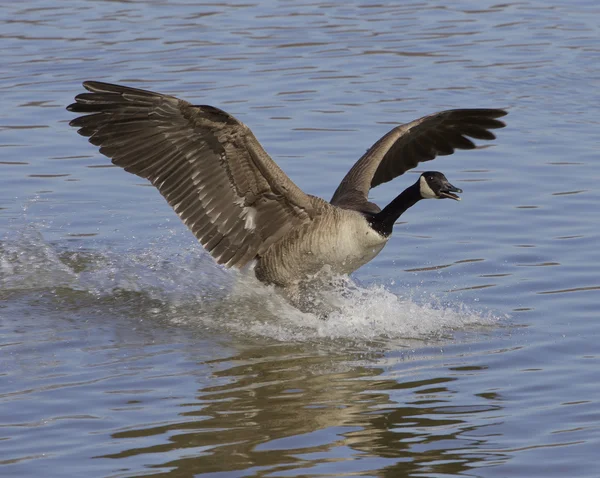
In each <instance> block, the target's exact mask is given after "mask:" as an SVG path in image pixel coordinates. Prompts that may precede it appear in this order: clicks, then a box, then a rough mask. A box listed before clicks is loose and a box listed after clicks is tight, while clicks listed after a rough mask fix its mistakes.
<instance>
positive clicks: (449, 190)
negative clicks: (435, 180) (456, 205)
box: [440, 183, 463, 201]
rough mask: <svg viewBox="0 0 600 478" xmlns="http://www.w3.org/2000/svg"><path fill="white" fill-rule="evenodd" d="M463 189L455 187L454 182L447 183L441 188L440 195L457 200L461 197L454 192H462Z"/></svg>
mask: <svg viewBox="0 0 600 478" xmlns="http://www.w3.org/2000/svg"><path fill="white" fill-rule="evenodd" d="M462 192H463V191H462V189H459V188H455V187H454V186H452V184H450V183H448V184H446V185H445V186H444V187H443V188H442V189H440V197H442V198H450V199H454V200H455V201H460V198H459V197H458V196H457V195H456V194H454V193H462Z"/></svg>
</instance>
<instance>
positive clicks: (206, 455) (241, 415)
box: [102, 344, 501, 477]
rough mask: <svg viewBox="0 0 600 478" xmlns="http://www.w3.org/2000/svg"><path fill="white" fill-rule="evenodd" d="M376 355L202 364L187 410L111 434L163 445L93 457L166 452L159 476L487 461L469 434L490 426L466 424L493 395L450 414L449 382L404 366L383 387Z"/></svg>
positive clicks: (395, 472) (390, 472)
mask: <svg viewBox="0 0 600 478" xmlns="http://www.w3.org/2000/svg"><path fill="white" fill-rule="evenodd" d="M383 357H384V356H383V354H380V353H371V354H369V355H368V356H365V355H364V354H359V353H353V352H349V353H339V351H338V352H337V353H336V352H333V351H332V353H331V354H329V353H324V352H323V349H322V348H320V349H319V350H316V349H313V350H311V347H309V346H306V345H289V344H286V345H274V346H268V347H264V348H260V349H257V348H255V347H252V348H250V349H249V350H247V351H243V352H240V353H239V354H238V355H236V356H234V357H228V358H226V359H222V360H215V361H211V362H206V365H209V366H210V367H211V368H212V369H213V370H215V371H214V372H213V376H212V377H211V378H210V381H211V383H212V385H210V386H205V387H202V388H200V389H199V390H198V395H197V401H196V402H195V403H185V404H182V405H181V410H180V416H181V418H182V419H181V421H179V422H177V423H170V424H166V425H160V426H155V427H150V428H147V427H140V428H139V429H128V430H127V431H121V432H118V433H114V434H113V438H114V439H116V440H117V439H118V440H122V439H128V438H129V439H131V438H140V437H149V436H154V437H155V439H154V442H156V437H157V436H161V435H162V436H164V442H163V443H162V444H153V445H151V446H148V447H145V448H144V447H138V448H130V449H124V450H123V451H121V452H119V453H115V454H111V455H104V456H103V457H102V458H112V459H115V460H118V459H120V458H125V457H131V456H134V455H149V454H164V455H165V456H169V457H171V458H172V459H170V460H169V461H165V462H164V463H162V464H161V465H153V468H163V469H164V476H191V475H192V474H195V473H222V472H233V471H241V470H246V472H248V473H251V472H254V473H257V475H256V476H258V475H260V474H261V473H262V472H260V473H259V471H258V470H263V471H264V470H268V471H269V473H273V472H283V471H290V470H293V471H294V473H295V474H298V473H300V474H303V473H308V474H315V473H316V474H318V473H324V474H326V473H336V474H337V473H339V472H340V470H345V471H346V472H352V473H357V472H364V471H368V470H370V471H375V470H379V471H378V472H377V474H378V475H380V476H390V477H392V476H394V477H396V476H412V475H413V474H414V475H419V476H422V473H425V472H426V473H440V474H444V473H447V474H453V475H454V474H460V473H463V472H467V471H468V470H471V469H472V467H474V466H481V465H482V464H484V462H485V461H486V460H489V459H490V456H489V455H486V454H484V453H482V452H481V451H480V449H481V447H482V446H483V445H484V444H485V441H486V438H485V433H484V432H483V431H481V430H478V429H480V428H484V427H486V426H488V425H491V423H488V422H486V421H485V420H474V418H473V415H476V414H479V415H480V418H483V417H485V416H486V413H489V412H490V411H496V410H497V409H498V408H499V405H498V403H499V401H498V400H497V397H495V396H494V395H493V394H491V395H490V394H489V393H488V394H485V393H484V394H477V395H476V396H475V395H474V396H473V397H472V400H473V404H471V405H468V406H464V405H463V404H462V402H461V406H455V405H454V404H453V397H454V396H455V395H456V393H457V388H458V385H459V382H458V378H457V376H456V375H457V374H456V373H452V372H449V373H448V375H449V376H448V377H428V378H422V374H421V373H419V372H420V371H419V369H418V367H415V366H414V365H413V363H411V362H407V363H406V365H407V370H403V372H405V373H404V375H405V379H396V378H394V379H392V378H388V377H386V374H385V370H384V369H383V368H382V367H380V366H377V362H378V361H380V360H381V359H382V358H383ZM402 365H404V364H402ZM471 369H472V370H471V372H470V373H475V372H483V369H481V368H479V367H472V368H471ZM452 375H454V376H452ZM214 383H217V384H216V385H214ZM463 401H464V399H463ZM474 422H479V423H480V425H473V423H474ZM467 436H468V438H467ZM127 441H128V440H125V441H124V443H127ZM478 450H479V451H478ZM356 457H360V458H361V459H360V460H355V458H356ZM156 458H157V457H156V456H154V457H153V459H152V461H154V460H155V459H156ZM367 458H371V459H367ZM493 458H494V459H495V460H498V459H501V457H500V456H499V455H494V456H493ZM142 460H143V458H142ZM351 461H352V462H351ZM365 467H366V468H365ZM153 476H161V474H156V475H154V474H153Z"/></svg>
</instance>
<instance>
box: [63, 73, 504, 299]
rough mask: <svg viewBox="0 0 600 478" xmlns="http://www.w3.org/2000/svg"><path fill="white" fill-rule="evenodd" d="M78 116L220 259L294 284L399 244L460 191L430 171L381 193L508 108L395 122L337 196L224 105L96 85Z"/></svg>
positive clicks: (81, 99)
mask: <svg viewBox="0 0 600 478" xmlns="http://www.w3.org/2000/svg"><path fill="white" fill-rule="evenodd" d="M83 86H84V87H85V89H86V90H88V92H87V93H82V94H79V95H78V96H77V97H76V98H75V103H73V104H71V105H69V106H68V109H69V110H70V111H73V112H76V113H82V114H83V115H82V116H79V117H77V118H75V119H74V120H72V121H71V123H70V124H71V125H72V126H75V127H78V128H79V130H78V132H79V133H80V134H81V135H83V136H87V137H89V141H90V142H91V143H92V144H94V145H96V146H99V147H100V152H101V153H102V154H104V155H106V156H108V157H109V158H111V159H112V162H113V163H114V164H116V165H118V166H121V167H122V168H124V169H125V170H126V171H128V172H130V173H133V174H135V175H137V176H139V177H142V178H145V179H148V180H149V181H150V182H151V183H152V184H153V185H154V186H156V188H157V189H158V190H159V192H160V193H161V194H162V195H163V196H164V197H165V199H166V200H167V202H168V203H169V204H170V205H171V206H172V207H173V209H174V210H175V212H176V213H177V214H178V216H179V217H180V218H181V219H182V220H183V222H184V223H185V224H186V225H187V226H188V228H189V229H190V230H191V231H192V232H193V234H194V235H195V236H196V238H197V239H198V240H199V242H200V243H201V244H202V245H203V246H204V248H205V249H206V250H207V251H208V252H209V253H210V254H211V255H212V256H213V257H214V258H215V260H216V261H217V262H218V263H219V264H223V265H225V266H226V267H236V268H243V267H244V266H246V265H247V264H249V263H251V262H253V261H255V262H256V267H255V274H256V277H257V278H258V279H259V280H261V281H263V282H265V283H270V284H275V285H277V286H279V287H282V288H293V287H295V286H297V284H298V283H299V282H302V281H305V280H307V279H309V278H310V277H311V276H312V275H314V274H316V273H317V272H319V271H320V270H321V269H322V268H323V267H324V266H328V267H329V268H330V269H331V271H332V272H333V273H337V274H349V273H351V272H353V271H355V270H356V269H358V268H359V267H361V266H362V265H364V264H366V263H367V262H369V261H370V260H371V259H373V258H374V257H375V256H376V255H377V254H378V253H379V252H380V251H381V250H382V249H383V247H384V246H385V244H386V243H387V241H388V239H389V237H390V235H391V233H392V230H393V225H394V223H395V221H396V220H397V219H398V217H400V215H401V214H402V213H404V212H405V211H406V210H407V209H408V208H410V207H412V206H413V205H414V204H416V203H417V202H418V201H419V200H421V199H428V198H437V199H442V198H451V199H456V200H458V199H459V198H458V196H456V194H454V193H456V192H462V191H460V190H459V189H458V188H455V187H454V186H452V185H451V184H450V183H449V182H448V180H447V179H446V177H445V176H444V175H443V174H441V173H439V172H435V171H430V172H425V173H422V174H421V176H420V177H419V179H418V180H417V182H416V183H414V184H413V185H411V186H409V187H408V188H407V189H405V190H404V191H403V192H402V193H401V194H400V195H398V197H396V198H395V199H394V200H393V201H392V202H391V203H390V204H388V205H387V206H386V207H385V208H383V210H382V209H380V208H379V207H378V206H377V205H376V204H374V203H372V202H370V201H369V200H368V193H369V190H370V189H371V188H373V187H375V186H378V185H379V184H382V183H385V182H387V181H390V180H392V179H394V178H395V177H397V176H400V175H402V174H403V173H404V172H406V171H408V170H409V169H412V168H414V167H416V166H417V165H418V164H419V163H421V162H424V161H429V160H432V159H434V158H435V157H436V156H439V155H448V154H452V153H453V152H454V150H455V149H473V148H475V145H474V143H473V142H472V141H471V140H470V139H469V137H471V138H476V139H483V140H491V139H494V138H495V136H494V135H493V134H492V133H491V132H490V131H489V130H490V129H494V128H501V127H503V126H504V123H502V122H501V121H499V120H498V119H497V118H499V117H502V116H504V115H505V114H506V112H505V111H503V110H499V109H457V110H447V111H442V112H439V113H435V114H432V115H429V116H425V117H423V118H420V119H418V120H415V121H412V122H410V123H407V124H403V125H399V126H397V127H395V128H393V129H392V130H391V131H390V132H388V133H387V134H386V135H385V136H383V137H382V138H381V139H380V140H379V141H377V142H376V143H375V144H374V145H373V146H372V147H371V148H370V149H369V150H368V151H367V152H366V153H365V154H364V155H363V156H362V157H361V158H360V159H359V160H358V161H357V162H356V164H354V166H353V167H352V168H351V169H350V171H349V172H348V174H347V175H346V176H345V177H344V179H343V180H342V182H341V183H340V185H339V187H338V188H337V190H336V191H335V193H334V195H333V197H332V199H331V201H330V202H327V201H325V200H323V199H321V198H318V197H315V196H311V195H308V194H306V193H304V192H303V191H302V190H301V189H300V188H298V186H296V185H295V184H294V183H293V182H292V181H291V180H290V179H289V178H288V177H287V176H286V175H285V173H284V172H283V171H282V170H281V169H280V168H279V167H278V166H277V164H276V163H275V162H274V161H273V160H272V159H271V158H270V157H269V156H268V154H267V153H266V152H265V151H264V149H263V148H262V146H261V145H260V143H259V142H258V141H257V139H256V138H255V137H254V135H253V134H252V132H251V131H250V129H249V128H248V127H247V126H246V125H244V124H243V123H242V122H240V121H238V120H237V119H235V118H234V117H233V116H231V115H229V114H228V113H226V112H224V111H222V110H220V109H218V108H215V107H212V106H204V105H200V106H195V105H192V104H190V103H188V102H186V101H183V100H179V99H177V98H175V97H173V96H168V95H163V94H160V93H154V92H151V91H145V90H140V89H136V88H129V87H125V86H119V85H113V84H108V83H101V82H96V81H87V82H84V84H83Z"/></svg>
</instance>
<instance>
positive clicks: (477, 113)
mask: <svg viewBox="0 0 600 478" xmlns="http://www.w3.org/2000/svg"><path fill="white" fill-rule="evenodd" d="M506 114H507V113H506V111H504V110H499V109H459V110H447V111H441V112H439V113H434V114H432V115H429V116H424V117H423V118H420V119H418V120H415V121H413V122H411V123H407V124H403V125H400V126H397V127H396V128H394V129H393V130H391V131H390V132H389V133H388V134H386V135H385V136H384V137H383V138H381V139H380V140H379V141H377V142H376V143H375V144H374V145H373V146H372V147H371V148H370V149H369V150H368V151H367V152H366V153H365V154H364V156H363V157H362V158H360V159H359V160H358V161H357V162H356V164H355V165H354V166H353V167H352V169H351V170H350V171H349V172H348V174H346V176H345V177H344V179H343V180H342V182H341V183H340V185H339V186H338V188H337V190H336V191H335V194H334V195H333V198H332V199H331V203H332V204H334V205H336V206H340V207H346V208H353V209H362V208H364V207H365V206H366V205H370V203H368V200H367V195H368V193H369V189H371V188H374V187H375V186H378V185H380V184H382V183H386V182H388V181H391V180H392V179H394V178H395V177H397V176H400V175H401V174H404V173H405V172H406V171H408V170H409V169H412V168H414V167H415V166H417V165H418V164H419V163H421V162H423V161H430V160H432V159H434V158H435V157H436V156H443V155H448V154H452V153H454V150H455V149H474V148H475V144H474V143H473V142H472V141H471V140H470V139H469V138H468V137H471V138H475V139H485V140H492V139H495V138H496V137H495V136H494V134H493V133H492V132H490V131H489V130H490V129H495V128H503V127H504V126H505V124H504V123H503V122H502V121H498V120H497V119H496V118H500V117H502V116H504V115H506ZM371 206H373V205H371Z"/></svg>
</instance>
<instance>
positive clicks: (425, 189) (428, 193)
mask: <svg viewBox="0 0 600 478" xmlns="http://www.w3.org/2000/svg"><path fill="white" fill-rule="evenodd" d="M419 191H420V192H421V196H422V197H423V198H425V199H439V196H438V195H437V194H436V193H434V192H433V189H431V188H430V187H429V184H427V181H425V178H424V177H423V176H421V178H420V179H419Z"/></svg>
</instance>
